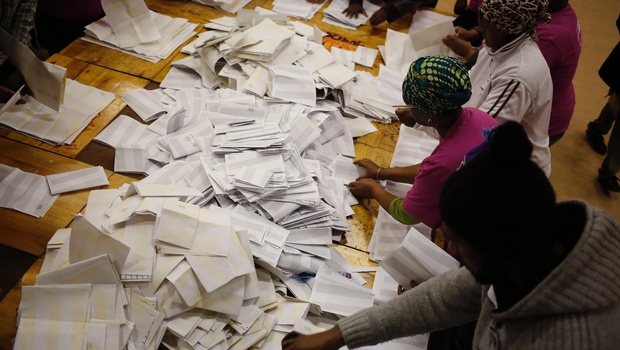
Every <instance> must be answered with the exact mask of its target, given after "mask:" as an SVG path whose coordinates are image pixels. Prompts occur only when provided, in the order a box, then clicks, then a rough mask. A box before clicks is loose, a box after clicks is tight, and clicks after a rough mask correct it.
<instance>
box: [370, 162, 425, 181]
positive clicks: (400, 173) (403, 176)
mask: <svg viewBox="0 0 620 350" xmlns="http://www.w3.org/2000/svg"><path fill="white" fill-rule="evenodd" d="M419 172H420V164H416V165H410V166H405V167H394V168H381V169H380V170H379V171H378V172H377V173H378V174H377V175H378V176H377V180H390V181H396V182H403V183H408V184H412V183H413V181H414V180H415V177H416V176H418V173H419Z"/></svg>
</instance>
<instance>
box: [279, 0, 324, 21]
mask: <svg viewBox="0 0 620 350" xmlns="http://www.w3.org/2000/svg"><path fill="white" fill-rule="evenodd" d="M323 4H325V1H323V2H321V3H318V4H312V3H309V2H307V1H295V0H274V2H273V10H274V11H275V12H278V13H282V14H285V15H287V16H291V17H297V18H300V19H304V20H306V21H308V20H310V19H312V17H314V15H315V14H316V13H317V12H318V11H319V9H320V8H321V7H322V6H323Z"/></svg>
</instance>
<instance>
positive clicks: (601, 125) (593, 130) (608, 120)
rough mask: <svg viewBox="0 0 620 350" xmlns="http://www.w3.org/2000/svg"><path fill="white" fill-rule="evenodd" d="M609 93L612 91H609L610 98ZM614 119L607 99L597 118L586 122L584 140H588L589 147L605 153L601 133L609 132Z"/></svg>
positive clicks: (605, 148)
mask: <svg viewBox="0 0 620 350" xmlns="http://www.w3.org/2000/svg"><path fill="white" fill-rule="evenodd" d="M611 94H613V91H610V96H609V98H610V99H611V97H612V96H611ZM614 120H616V117H615V115H614V114H613V113H612V112H611V107H610V106H609V101H607V103H606V104H605V106H604V107H603V109H602V110H601V113H600V114H599V116H598V118H596V119H595V120H593V121H591V122H590V123H588V128H587V129H586V140H587V141H588V144H589V145H590V147H592V149H594V150H595V151H596V152H597V153H599V154H605V152H607V146H605V141H604V140H603V135H606V134H607V133H608V132H609V130H610V129H611V126H612V125H613V123H614Z"/></svg>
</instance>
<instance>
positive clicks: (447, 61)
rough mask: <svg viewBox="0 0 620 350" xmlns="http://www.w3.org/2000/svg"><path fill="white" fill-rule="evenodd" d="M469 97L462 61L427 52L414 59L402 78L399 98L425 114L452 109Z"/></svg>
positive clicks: (467, 80)
mask: <svg viewBox="0 0 620 350" xmlns="http://www.w3.org/2000/svg"><path fill="white" fill-rule="evenodd" d="M470 97H471V83H470V81H469V74H468V72H467V68H466V67H465V65H464V64H463V63H462V62H461V61H460V60H458V59H456V58H454V57H449V56H429V57H423V58H421V59H419V60H416V61H414V62H413V63H412V64H411V66H410V67H409V72H408V73H407V77H406V78H405V81H404V82H403V100H405V101H407V103H408V104H410V105H411V106H412V107H415V108H416V109H418V110H421V111H422V112H424V113H426V114H428V115H438V114H441V113H444V112H446V111H450V110H455V109H457V108H458V107H460V106H461V105H463V104H464V103H465V102H467V101H468V100H469V98H470Z"/></svg>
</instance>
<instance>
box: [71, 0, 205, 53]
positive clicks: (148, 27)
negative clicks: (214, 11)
mask: <svg viewBox="0 0 620 350" xmlns="http://www.w3.org/2000/svg"><path fill="white" fill-rule="evenodd" d="M101 4H102V6H103V8H104V11H105V13H106V16H105V17H103V18H102V19H100V20H97V21H95V22H93V23H91V24H89V25H87V26H86V27H85V30H84V32H85V34H86V36H84V37H83V38H82V39H83V40H86V41H89V42H92V43H95V44H99V45H102V46H106V47H109V48H112V49H116V50H120V51H123V52H126V53H129V54H131V55H134V56H137V57H140V58H142V59H144V60H148V61H150V62H157V61H159V60H162V59H166V58H167V57H168V56H170V54H171V53H172V52H173V51H174V50H175V49H176V48H177V47H179V46H180V45H181V44H182V43H183V42H185V41H186V40H187V39H189V38H191V37H192V36H194V34H195V33H194V29H196V27H197V24H192V23H189V22H188V21H187V20H186V19H183V18H172V17H169V16H166V15H161V14H158V13H156V12H153V11H150V10H149V9H148V8H147V7H146V5H145V4H144V0H130V1H123V2H117V1H112V0H105V1H103V2H102V3H101Z"/></svg>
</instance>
